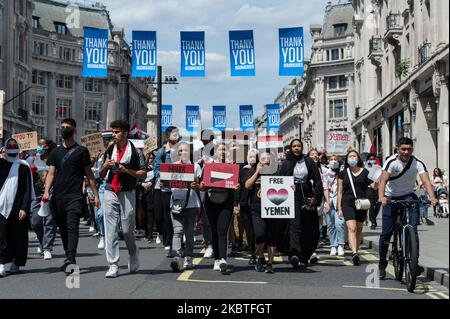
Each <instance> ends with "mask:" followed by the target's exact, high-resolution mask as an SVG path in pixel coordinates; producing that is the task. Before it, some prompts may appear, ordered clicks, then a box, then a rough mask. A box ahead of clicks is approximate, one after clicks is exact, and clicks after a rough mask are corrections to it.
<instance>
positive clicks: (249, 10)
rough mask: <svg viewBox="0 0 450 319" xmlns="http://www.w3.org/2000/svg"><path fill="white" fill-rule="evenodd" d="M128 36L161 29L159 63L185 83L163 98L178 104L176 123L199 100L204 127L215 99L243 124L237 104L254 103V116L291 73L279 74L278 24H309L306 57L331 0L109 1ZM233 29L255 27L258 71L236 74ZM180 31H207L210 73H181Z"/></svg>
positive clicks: (233, 123)
mask: <svg viewBox="0 0 450 319" xmlns="http://www.w3.org/2000/svg"><path fill="white" fill-rule="evenodd" d="M104 3H105V5H106V6H107V8H108V10H109V11H110V15H111V19H112V22H113V24H114V25H115V26H116V27H123V28H124V29H125V32H126V38H127V41H130V40H131V31H132V30H152V31H157V40H158V64H159V65H162V66H163V75H175V76H177V78H178V79H179V82H180V84H179V85H177V86H176V87H175V86H173V85H166V86H164V88H163V104H172V105H173V107H174V124H175V125H178V126H181V127H184V125H185V118H184V111H185V106H186V105H200V109H201V115H202V120H203V123H202V124H203V127H204V128H205V127H211V126H212V125H211V124H212V119H211V117H212V105H226V106H227V124H228V127H234V128H238V127H239V117H238V108H239V105H241V104H252V105H253V107H254V112H255V116H259V115H261V114H262V113H263V110H264V105H265V104H270V103H273V101H274V99H275V98H276V96H277V95H278V93H279V92H280V91H281V89H282V88H283V86H285V85H287V84H288V83H289V82H290V81H291V79H292V78H290V77H280V76H278V28H285V27H300V26H302V27H303V28H304V35H305V47H306V58H307V59H309V56H310V52H311V49H310V48H311V36H310V34H309V26H310V24H312V23H320V24H321V23H322V22H323V16H324V10H325V6H326V3H327V0H315V1H311V0H310V1H305V0H284V1H274V0H257V1H256V0H246V1H245V0H222V1H219V0H187V1H186V0H149V1H140V0H126V1H123V0H109V1H104ZM229 30H253V33H254V42H255V56H256V62H255V63H256V76H255V77H231V76H230V65H229V51H228V50H229V46H228V31H229ZM180 31H205V37H206V39H205V42H206V77H204V78H185V77H184V78H181V77H180V76H179V74H180V55H179V54H180V53H179V52H180V47H179V46H180V44H179V42H180V33H179V32H180Z"/></svg>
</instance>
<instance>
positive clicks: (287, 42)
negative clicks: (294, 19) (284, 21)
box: [278, 27, 305, 76]
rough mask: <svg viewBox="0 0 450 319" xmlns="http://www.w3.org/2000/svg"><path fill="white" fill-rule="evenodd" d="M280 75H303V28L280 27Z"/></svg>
mask: <svg viewBox="0 0 450 319" xmlns="http://www.w3.org/2000/svg"><path fill="white" fill-rule="evenodd" d="M278 31H279V41H280V47H279V52H280V71H279V74H280V75H288V76H303V73H304V57H305V50H304V45H303V43H304V42H303V28H302V27H300V28H286V29H279V30H278Z"/></svg>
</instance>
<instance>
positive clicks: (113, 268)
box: [105, 265, 119, 278]
mask: <svg viewBox="0 0 450 319" xmlns="http://www.w3.org/2000/svg"><path fill="white" fill-rule="evenodd" d="M117 276H119V267H118V266H117V265H110V266H109V269H108V271H107V272H106V274H105V277H106V278H116V277H117Z"/></svg>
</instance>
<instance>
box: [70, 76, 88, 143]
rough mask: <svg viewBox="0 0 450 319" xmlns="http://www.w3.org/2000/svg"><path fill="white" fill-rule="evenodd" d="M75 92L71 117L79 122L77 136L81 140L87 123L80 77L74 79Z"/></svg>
mask: <svg viewBox="0 0 450 319" xmlns="http://www.w3.org/2000/svg"><path fill="white" fill-rule="evenodd" d="M73 80H74V86H73V88H74V90H73V92H75V96H74V98H73V100H72V107H71V111H70V112H71V116H72V118H73V119H75V121H76V122H77V133H78V134H77V136H76V139H77V140H79V139H80V137H81V136H83V135H84V132H85V128H86V127H87V123H85V120H84V94H83V93H84V92H83V79H82V78H81V77H80V76H77V77H74V78H73Z"/></svg>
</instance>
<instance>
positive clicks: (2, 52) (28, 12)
mask: <svg viewBox="0 0 450 319" xmlns="http://www.w3.org/2000/svg"><path fill="white" fill-rule="evenodd" d="M32 13H33V3H32V1H31V0H14V1H13V0H0V90H3V91H5V105H4V109H3V129H4V132H3V136H4V137H9V136H10V135H11V134H14V133H20V132H24V131H30V130H31V128H32V122H31V118H30V117H29V116H28V113H27V106H28V105H30V103H31V92H30V86H31V80H32V79H31V73H32V68H31V51H32V50H31V49H32V43H33V42H32V27H31V21H32V18H31V17H32ZM8 101H10V102H9V103H8Z"/></svg>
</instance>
